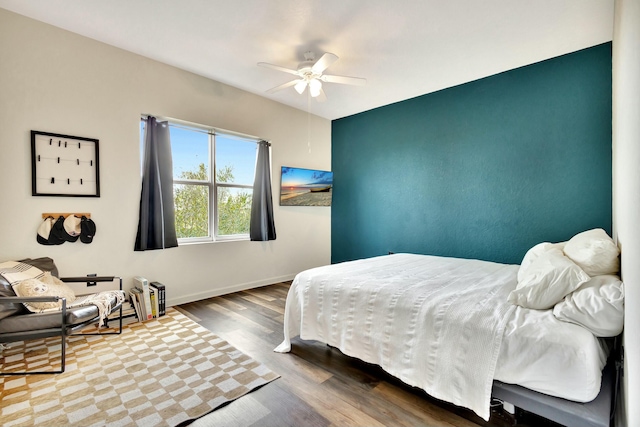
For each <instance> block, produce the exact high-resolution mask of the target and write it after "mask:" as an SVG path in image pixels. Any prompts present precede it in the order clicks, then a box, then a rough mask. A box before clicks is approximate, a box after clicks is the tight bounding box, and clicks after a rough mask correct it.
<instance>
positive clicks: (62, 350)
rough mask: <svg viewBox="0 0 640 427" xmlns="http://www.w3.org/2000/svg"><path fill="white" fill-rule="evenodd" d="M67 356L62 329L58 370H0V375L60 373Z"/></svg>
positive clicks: (65, 338)
mask: <svg viewBox="0 0 640 427" xmlns="http://www.w3.org/2000/svg"><path fill="white" fill-rule="evenodd" d="M66 356H67V337H66V334H65V332H64V331H62V333H61V335H60V370H58V371H29V372H26V371H25V372H0V376H4V375H51V374H61V373H63V372H64V370H65V368H66V367H65V364H66Z"/></svg>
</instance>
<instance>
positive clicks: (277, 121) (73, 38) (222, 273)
mask: <svg viewBox="0 0 640 427" xmlns="http://www.w3.org/2000/svg"><path fill="white" fill-rule="evenodd" d="M211 66H212V67H215V64H211ZM143 113H150V114H156V115H159V116H165V117H173V118H177V119H182V120H187V121H191V122H195V123H201V124H205V125H210V126H215V127H219V128H223V129H228V130H233V131H236V132H241V133H245V134H250V135H256V136H259V137H262V138H265V139H268V140H270V141H271V142H272V153H273V155H272V165H273V192H274V196H275V200H274V202H275V206H274V210H275V221H276V229H277V236H278V238H277V240H276V241H273V242H268V243H261V242H248V241H240V242H225V243H215V244H211V243H209V244H198V245H186V246H181V247H179V248H174V249H168V250H163V251H149V252H134V251H133V245H134V242H135V235H136V230H137V223H138V217H137V216H138V206H139V202H140V136H139V120H140V114H143ZM307 123H308V115H307V113H305V112H302V111H299V110H295V109H293V108H290V107H287V106H284V105H282V104H279V103H275V102H272V101H270V100H267V99H265V98H262V97H259V96H256V95H253V94H250V93H247V92H244V91H242V90H239V89H235V88H232V87H229V86H226V85H224V84H221V83H218V82H215V81H212V80H209V79H206V78H203V77H200V76H197V75H194V74H191V73H188V72H185V71H182V70H178V69H176V68H173V67H170V66H167V65H164V64H161V63H158V62H155V61H152V60H149V59H147V58H144V57H141V56H138V55H135V54H132V53H129V52H126V51H123V50H120V49H116V48H114V47H111V46H108V45H105V44H102V43H98V42H96V41H94V40H91V39H88V38H84V37H81V36H78V35H75V34H72V33H69V32H66V31H63V30H60V29H57V28H55V27H52V26H49V25H46V24H43V23H40V22H37V21H34V20H31V19H28V18H25V17H22V16H19V15H15V14H13V13H11V12H8V11H6V10H3V9H0V149H1V152H0V180H1V182H0V200H1V201H2V212H1V213H0V242H1V244H0V261H6V260H9V259H19V258H24V257H31V258H33V257H40V256H50V257H52V258H54V259H55V260H56V263H57V264H58V266H59V268H60V270H61V272H62V274H63V275H84V274H87V273H98V274H116V275H121V276H122V277H123V278H124V279H125V286H126V287H128V286H130V284H131V281H132V278H133V276H136V275H142V276H144V277H146V278H148V279H150V280H155V281H160V282H162V283H164V284H165V285H166V286H167V289H168V303H170V304H172V305H173V304H178V303H183V302H187V301H193V300H197V299H201V298H205V297H208V296H212V295H217V294H222V293H227V292H231V291H234V290H238V289H242V288H249V287H256V286H260V285H264V284H269V283H274V282H277V281H281V280H285V279H290V278H292V277H293V276H294V275H295V274H296V273H298V272H299V271H301V270H304V269H307V268H310V267H315V266H319V265H323V264H327V263H329V262H330V247H331V243H330V240H331V228H330V220H331V211H330V208H326V207H324V208H322V207H317V208H302V207H300V208H295V207H283V208H281V207H279V206H278V200H277V197H278V195H279V183H280V172H279V171H280V166H282V165H286V166H299V167H307V168H318V169H330V167H331V123H330V121H328V120H326V119H321V118H319V117H317V116H311V117H310V126H311V129H310V131H308V128H307ZM31 130H39V131H43V132H52V133H61V134H66V135H74V136H82V137H88V138H97V139H99V140H100V180H101V186H100V187H101V188H100V189H101V197H100V198H72V197H33V196H31V163H30V161H31V160H30V159H31V152H30V131H31ZM308 135H310V145H311V152H310V150H309V147H308V144H307V143H308ZM42 212H90V213H91V215H92V218H93V219H94V221H95V223H96V225H97V233H96V237H95V239H94V241H93V243H92V244H90V245H85V244H82V243H80V242H79V241H78V242H76V243H65V244H63V245H61V246H53V247H52V246H42V245H39V244H38V243H37V242H36V230H37V227H38V225H39V224H40V221H41V213H42Z"/></svg>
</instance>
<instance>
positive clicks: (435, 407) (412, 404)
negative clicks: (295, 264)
mask: <svg viewBox="0 0 640 427" xmlns="http://www.w3.org/2000/svg"><path fill="white" fill-rule="evenodd" d="M289 285H290V283H289V282H288V283H278V284H275V285H270V286H265V287H263V288H258V289H253V290H248V291H243V292H237V293H234V294H229V295H224V296H220V297H216V298H210V299H207V300H203V301H198V302H193V303H189V304H183V305H181V306H178V307H176V308H178V309H179V310H180V311H181V312H183V313H184V314H185V315H187V316H189V317H190V318H192V319H193V320H195V321H196V322H198V323H200V324H201V325H203V326H204V327H206V328H207V329H209V330H211V331H212V332H214V333H215V334H217V335H218V336H220V337H221V338H223V339H225V340H226V341H228V342H229V343H230V344H231V345H233V346H234V347H236V348H237V349H238V350H240V351H242V352H244V353H246V354H247V355H249V356H251V357H253V358H254V359H256V360H258V361H260V362H262V363H264V364H265V365H266V366H268V367H269V368H270V369H272V370H273V371H274V372H276V373H278V374H279V375H280V376H281V378H279V379H277V380H275V381H274V382H272V383H270V384H267V385H266V386H264V387H262V388H261V389H258V390H256V391H254V392H253V393H250V394H248V395H246V396H244V397H242V398H240V399H238V400H237V401H235V402H233V403H231V404H230V405H228V406H226V407H224V408H221V409H219V410H217V411H215V412H213V413H212V414H210V415H208V416H207V417H205V418H203V419H200V420H198V421H196V423H195V424H194V425H207V426H208V425H211V426H214V425H215V426H225V425H228V426H256V427H257V426H260V427H268V426H278V427H283V426H296V427H297V426H317V427H328V426H457V427H465V426H469V427H475V426H479V425H489V424H487V423H485V422H484V421H483V420H482V419H480V418H479V417H477V416H476V415H475V414H473V413H472V412H471V411H468V410H465V409H462V408H458V407H455V406H453V405H449V404H445V403H444V402H440V401H437V400H435V399H433V398H431V397H429V396H427V395H426V393H424V392H423V391H421V390H419V389H416V388H413V387H409V386H407V385H406V384H404V383H402V382H401V381H399V380H397V379H395V378H393V377H391V376H390V375H388V374H386V373H385V372H384V371H382V369H380V368H379V367H377V366H374V365H370V364H367V363H364V362H362V361H360V360H357V359H354V358H351V357H347V356H345V355H343V354H342V353H341V352H340V351H339V350H337V349H335V348H331V347H328V346H327V345H325V344H322V343H319V342H315V341H303V340H300V339H298V338H296V339H295V340H294V341H293V349H292V351H291V353H287V354H280V353H274V352H273V349H274V348H275V347H276V346H277V345H278V344H280V342H282V339H283V335H282V325H283V319H284V306H285V300H286V297H287V292H288V290H289ZM490 425H500V424H496V423H495V421H494V420H493V419H492V423H491V424H490Z"/></svg>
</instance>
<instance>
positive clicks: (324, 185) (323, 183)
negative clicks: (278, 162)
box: [280, 166, 333, 206]
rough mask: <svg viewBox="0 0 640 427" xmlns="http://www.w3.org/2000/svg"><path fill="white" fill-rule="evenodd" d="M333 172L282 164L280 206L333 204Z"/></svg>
mask: <svg viewBox="0 0 640 427" xmlns="http://www.w3.org/2000/svg"><path fill="white" fill-rule="evenodd" d="M332 191H333V172H329V171H321V170H314V169H301V168H292V167H288V166H282V174H281V179H280V206H331V194H332Z"/></svg>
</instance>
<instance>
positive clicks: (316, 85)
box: [309, 79, 322, 98]
mask: <svg viewBox="0 0 640 427" xmlns="http://www.w3.org/2000/svg"><path fill="white" fill-rule="evenodd" d="M320 90H322V82H321V81H320V80H318V79H313V80H311V81H310V82H309V93H311V97H312V98H315V97H316V96H318V95H320Z"/></svg>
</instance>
